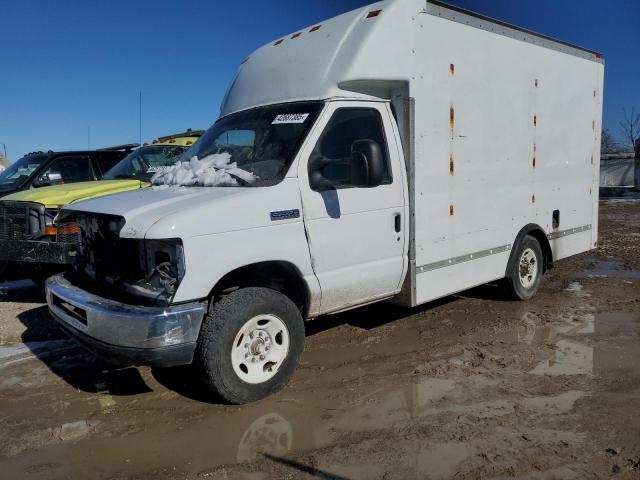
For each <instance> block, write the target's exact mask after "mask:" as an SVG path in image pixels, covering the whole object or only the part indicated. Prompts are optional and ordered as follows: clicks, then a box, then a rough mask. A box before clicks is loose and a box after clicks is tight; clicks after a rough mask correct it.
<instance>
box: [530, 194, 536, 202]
mask: <svg viewBox="0 0 640 480" xmlns="http://www.w3.org/2000/svg"><path fill="white" fill-rule="evenodd" d="M531 203H536V196H535V195H531Z"/></svg>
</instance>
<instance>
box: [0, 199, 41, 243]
mask: <svg viewBox="0 0 640 480" xmlns="http://www.w3.org/2000/svg"><path fill="white" fill-rule="evenodd" d="M43 230H44V207H43V206H42V205H41V204H39V203H32V202H8V201H4V202H0V241H4V242H7V241H15V240H27V239H30V238H34V237H36V236H37V235H39V234H41V232H42V231H43Z"/></svg>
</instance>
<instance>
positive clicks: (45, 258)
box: [0, 240, 75, 265]
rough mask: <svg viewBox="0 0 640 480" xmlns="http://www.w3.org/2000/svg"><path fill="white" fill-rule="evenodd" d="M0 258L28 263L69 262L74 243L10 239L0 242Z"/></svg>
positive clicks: (72, 253) (73, 254) (73, 252)
mask: <svg viewBox="0 0 640 480" xmlns="http://www.w3.org/2000/svg"><path fill="white" fill-rule="evenodd" d="M0 246H1V247H2V248H0V260H6V261H11V262H28V263H56V264H63V265H66V264H71V263H73V260H74V258H75V245H72V244H69V243H60V242H39V241H37V240H11V241H6V242H2V243H1V244H0Z"/></svg>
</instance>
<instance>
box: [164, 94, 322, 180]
mask: <svg viewBox="0 0 640 480" xmlns="http://www.w3.org/2000/svg"><path fill="white" fill-rule="evenodd" d="M321 108H322V102H297V103H288V104H281V105H270V106H266V107H258V108H253V109H250V110H245V111H242V112H238V113H234V114H231V115H229V116H226V117H224V118H222V119H220V120H218V121H217V122H216V123H215V124H214V125H213V126H212V127H211V128H210V129H209V130H207V133H205V134H204V135H203V136H202V137H201V138H200V139H199V140H198V142H196V143H195V144H194V145H193V146H192V147H191V148H190V149H189V150H187V152H186V153H185V154H184V155H182V157H181V158H180V161H179V162H178V163H177V164H176V165H174V166H173V167H171V168H170V169H166V170H163V171H161V172H159V173H157V174H156V175H155V176H154V177H153V179H152V181H153V184H154V185H183V186H265V185H273V184H275V183H277V182H279V181H280V180H281V179H282V177H283V176H284V175H285V174H286V171H287V169H288V167H289V165H290V164H291V162H292V161H293V158H294V157H295V155H296V153H297V151H298V148H299V147H300V145H301V143H302V141H303V139H304V137H305V135H306V134H307V132H308V131H309V128H310V127H311V125H313V123H314V121H315V119H316V117H317V116H318V113H319V112H320V110H321Z"/></svg>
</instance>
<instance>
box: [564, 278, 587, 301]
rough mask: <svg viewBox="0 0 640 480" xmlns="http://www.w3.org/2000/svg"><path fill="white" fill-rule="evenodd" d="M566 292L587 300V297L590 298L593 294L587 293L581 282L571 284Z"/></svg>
mask: <svg viewBox="0 0 640 480" xmlns="http://www.w3.org/2000/svg"><path fill="white" fill-rule="evenodd" d="M564 291H565V292H569V293H571V294H573V295H575V296H576V297H582V298H586V297H590V296H591V294H590V293H587V292H585V290H584V288H583V287H582V285H581V284H580V282H571V283H570V284H569V285H568V286H567V288H565V289H564Z"/></svg>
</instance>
